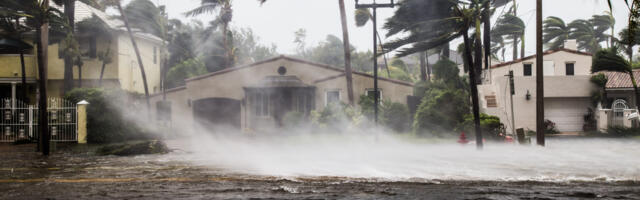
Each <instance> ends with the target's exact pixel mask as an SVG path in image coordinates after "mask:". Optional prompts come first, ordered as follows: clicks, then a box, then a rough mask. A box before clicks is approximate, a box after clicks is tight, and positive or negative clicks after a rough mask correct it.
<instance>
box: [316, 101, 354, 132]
mask: <svg viewBox="0 0 640 200" xmlns="http://www.w3.org/2000/svg"><path fill="white" fill-rule="evenodd" d="M359 121H360V113H359V112H357V111H356V110H355V109H353V107H352V106H349V105H346V104H343V103H331V104H329V105H327V106H325V107H324V109H322V110H320V111H315V110H314V111H311V122H312V125H314V126H316V127H320V128H335V129H342V128H344V127H346V126H348V125H349V124H355V125H357V124H358V123H359Z"/></svg>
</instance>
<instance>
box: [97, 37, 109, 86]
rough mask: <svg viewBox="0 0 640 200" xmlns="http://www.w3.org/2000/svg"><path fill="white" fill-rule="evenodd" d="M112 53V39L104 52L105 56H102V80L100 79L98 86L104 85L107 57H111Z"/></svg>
mask: <svg viewBox="0 0 640 200" xmlns="http://www.w3.org/2000/svg"><path fill="white" fill-rule="evenodd" d="M110 55H111V40H109V43H107V51H106V52H105V53H104V57H103V58H102V68H100V80H99V81H98V86H100V87H102V79H103V78H104V69H105V68H106V67H107V61H106V60H107V59H110V58H109V56H110Z"/></svg>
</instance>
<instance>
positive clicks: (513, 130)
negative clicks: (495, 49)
mask: <svg viewBox="0 0 640 200" xmlns="http://www.w3.org/2000/svg"><path fill="white" fill-rule="evenodd" d="M507 76H508V77H509V90H510V94H511V95H509V96H510V98H511V100H510V101H509V104H511V134H513V136H515V139H516V141H518V135H517V134H516V120H515V115H514V114H513V95H515V94H516V87H515V85H516V84H515V83H514V81H513V70H509V75H507Z"/></svg>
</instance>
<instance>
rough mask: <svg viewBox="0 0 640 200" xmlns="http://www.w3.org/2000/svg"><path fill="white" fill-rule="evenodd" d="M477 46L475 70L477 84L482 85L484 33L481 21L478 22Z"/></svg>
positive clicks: (475, 50)
mask: <svg viewBox="0 0 640 200" xmlns="http://www.w3.org/2000/svg"><path fill="white" fill-rule="evenodd" d="M476 26H477V27H476V34H475V40H474V42H475V44H474V45H473V47H474V48H475V49H474V50H473V53H474V56H473V59H474V60H473V65H472V66H473V68H472V69H473V70H476V84H478V85H480V84H482V35H481V34H482V32H481V31H480V19H478V20H476Z"/></svg>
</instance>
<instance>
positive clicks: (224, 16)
mask: <svg viewBox="0 0 640 200" xmlns="http://www.w3.org/2000/svg"><path fill="white" fill-rule="evenodd" d="M265 1H266V0H261V1H260V2H261V3H264V2H265ZM231 6H232V5H231V0H201V2H200V6H199V7H197V8H195V9H193V10H191V11H189V12H187V13H185V15H186V16H190V17H193V16H198V15H201V14H205V13H214V12H217V16H216V19H215V20H213V21H212V23H213V24H212V25H215V26H217V25H222V34H221V36H222V45H223V47H224V51H225V55H226V56H225V58H226V59H225V62H224V66H223V67H224V68H227V67H233V65H234V63H233V54H232V52H233V50H232V49H231V43H230V42H229V35H231V33H230V32H229V23H230V22H231V20H232V18H233V9H232V8H231Z"/></svg>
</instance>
